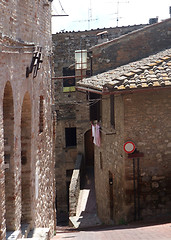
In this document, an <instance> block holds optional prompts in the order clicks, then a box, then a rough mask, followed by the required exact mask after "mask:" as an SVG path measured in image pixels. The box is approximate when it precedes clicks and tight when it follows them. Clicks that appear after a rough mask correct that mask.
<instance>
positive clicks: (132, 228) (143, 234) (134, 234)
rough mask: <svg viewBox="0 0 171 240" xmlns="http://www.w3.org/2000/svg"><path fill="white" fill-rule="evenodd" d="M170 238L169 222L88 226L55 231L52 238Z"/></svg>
mask: <svg viewBox="0 0 171 240" xmlns="http://www.w3.org/2000/svg"><path fill="white" fill-rule="evenodd" d="M62 239H73V240H77V239H79V240H96V239H97V240H102V239H107V240H108V239H109V240H111V239H112V240H139V239H140V240H170V239H171V223H165V224H158V225H148V226H147V225H143V224H141V225H139V224H135V225H132V224H131V225H127V226H119V227H109V228H107V227H106V228H97V227H96V228H89V229H87V230H80V231H72V230H68V231H67V232H63V233H57V235H56V236H54V237H53V238H52V240H62Z"/></svg>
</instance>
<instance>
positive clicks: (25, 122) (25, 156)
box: [21, 93, 32, 224]
mask: <svg viewBox="0 0 171 240" xmlns="http://www.w3.org/2000/svg"><path fill="white" fill-rule="evenodd" d="M21 213H22V216H21V223H22V224H29V223H31V220H32V214H31V101H30V96H29V94H28V93H26V94H25V97H24V100H23V105H22V112H21Z"/></svg>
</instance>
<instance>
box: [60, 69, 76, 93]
mask: <svg viewBox="0 0 171 240" xmlns="http://www.w3.org/2000/svg"><path fill="white" fill-rule="evenodd" d="M63 76H75V69H70V68H63ZM63 92H75V77H68V78H63Z"/></svg>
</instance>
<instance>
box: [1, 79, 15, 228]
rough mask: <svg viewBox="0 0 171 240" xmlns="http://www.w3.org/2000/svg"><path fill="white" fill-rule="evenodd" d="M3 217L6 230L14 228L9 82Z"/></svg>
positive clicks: (5, 103) (5, 108)
mask: <svg viewBox="0 0 171 240" xmlns="http://www.w3.org/2000/svg"><path fill="white" fill-rule="evenodd" d="M3 125H4V126H3V127H4V163H5V208H6V213H5V219H6V229H7V231H13V230H15V197H14V196H15V194H14V182H15V181H14V104H13V94H12V87H11V84H10V82H7V83H6V86H5V90H4V98H3Z"/></svg>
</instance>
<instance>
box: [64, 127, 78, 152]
mask: <svg viewBox="0 0 171 240" xmlns="http://www.w3.org/2000/svg"><path fill="white" fill-rule="evenodd" d="M65 142H66V147H73V146H76V145H77V138H76V128H65Z"/></svg>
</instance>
